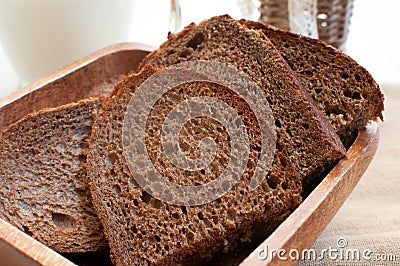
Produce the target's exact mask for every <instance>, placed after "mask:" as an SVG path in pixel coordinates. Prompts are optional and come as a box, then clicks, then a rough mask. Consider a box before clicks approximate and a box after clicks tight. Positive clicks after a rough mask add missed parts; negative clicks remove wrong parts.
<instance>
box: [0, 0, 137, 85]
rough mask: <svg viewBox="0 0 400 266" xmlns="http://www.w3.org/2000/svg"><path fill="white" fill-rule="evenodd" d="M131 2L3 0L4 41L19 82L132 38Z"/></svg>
mask: <svg viewBox="0 0 400 266" xmlns="http://www.w3.org/2000/svg"><path fill="white" fill-rule="evenodd" d="M134 2H135V1H132V0H0V43H1V46H2V48H3V50H4V52H5V54H6V56H7V57H8V60H9V62H10V64H11V66H12V67H13V68H14V70H15V72H16V74H17V76H18V78H19V79H20V82H21V85H26V84H27V83H30V82H32V81H34V80H35V79H37V78H39V77H41V76H43V75H45V74H48V73H50V72H52V71H54V70H56V69H57V68H59V67H62V66H64V65H66V64H68V63H70V62H72V61H74V60H76V59H79V58H80V57H82V56H85V55H87V54H89V53H92V52H94V51H96V50H98V49H101V48H104V47H105V46H108V45H110V44H113V43H118V42H125V41H128V40H129V37H130V36H129V34H130V32H131V20H132V14H133V11H134V6H133V5H134Z"/></svg>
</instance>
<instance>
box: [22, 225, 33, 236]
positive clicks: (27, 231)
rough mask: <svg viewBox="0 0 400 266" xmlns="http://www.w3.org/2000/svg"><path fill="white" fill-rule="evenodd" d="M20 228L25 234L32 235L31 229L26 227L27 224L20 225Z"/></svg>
mask: <svg viewBox="0 0 400 266" xmlns="http://www.w3.org/2000/svg"><path fill="white" fill-rule="evenodd" d="M22 230H23V231H24V233H25V234H27V235H28V236H33V233H32V231H31V230H30V229H29V228H28V227H27V226H22Z"/></svg>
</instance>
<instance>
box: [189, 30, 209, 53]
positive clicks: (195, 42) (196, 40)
mask: <svg viewBox="0 0 400 266" xmlns="http://www.w3.org/2000/svg"><path fill="white" fill-rule="evenodd" d="M205 39H206V37H205V36H204V34H203V33H202V32H198V33H197V34H196V35H194V37H193V38H192V39H191V40H190V41H189V42H188V43H187V47H191V48H192V49H193V50H196V49H197V47H198V46H199V45H200V44H201V43H202V42H204V40H205Z"/></svg>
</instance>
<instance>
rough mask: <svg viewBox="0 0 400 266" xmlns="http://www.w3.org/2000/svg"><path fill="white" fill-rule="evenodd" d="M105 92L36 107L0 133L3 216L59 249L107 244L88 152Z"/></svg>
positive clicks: (0, 206)
mask: <svg viewBox="0 0 400 266" xmlns="http://www.w3.org/2000/svg"><path fill="white" fill-rule="evenodd" d="M102 100H103V98H100V97H92V98H87V99H84V100H81V101H79V102H76V103H71V104H67V105H63V106H60V107H57V108H51V109H43V110H41V111H38V112H35V113H32V114H29V115H27V116H26V117H24V118H22V119H21V120H19V121H17V122H16V123H14V124H12V125H10V126H8V127H7V128H6V129H5V130H4V131H3V132H2V133H1V134H2V136H1V139H0V141H1V142H0V145H1V147H0V151H1V154H0V156H1V159H0V186H1V190H0V217H1V218H2V219H4V220H6V221H8V222H9V223H10V224H12V225H14V226H16V227H17V228H19V229H20V230H22V231H23V232H25V233H27V234H28V235H30V236H32V237H33V238H35V239H37V240H39V241H40V242H42V243H43V244H45V245H46V246H48V247H50V248H52V249H54V250H56V251H58V252H62V253H64V252H73V253H76V252H85V251H96V250H99V249H102V248H104V247H106V246H107V243H106V241H105V238H104V235H103V232H102V227H101V224H100V222H99V221H98V218H97V214H96V213H95V211H94V209H93V205H92V203H91V195H90V191H89V188H88V185H87V183H88V181H87V176H86V156H87V147H88V144H89V143H88V141H89V137H90V132H91V127H92V122H93V120H94V118H95V116H96V114H97V112H98V110H99V108H100V107H101V102H102Z"/></svg>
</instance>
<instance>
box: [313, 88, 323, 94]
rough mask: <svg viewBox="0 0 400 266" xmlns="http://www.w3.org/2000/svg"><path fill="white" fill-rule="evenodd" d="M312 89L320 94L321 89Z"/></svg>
mask: <svg viewBox="0 0 400 266" xmlns="http://www.w3.org/2000/svg"><path fill="white" fill-rule="evenodd" d="M314 91H315V93H316V94H320V93H321V92H322V89H321V88H318V89H315V90H314Z"/></svg>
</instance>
